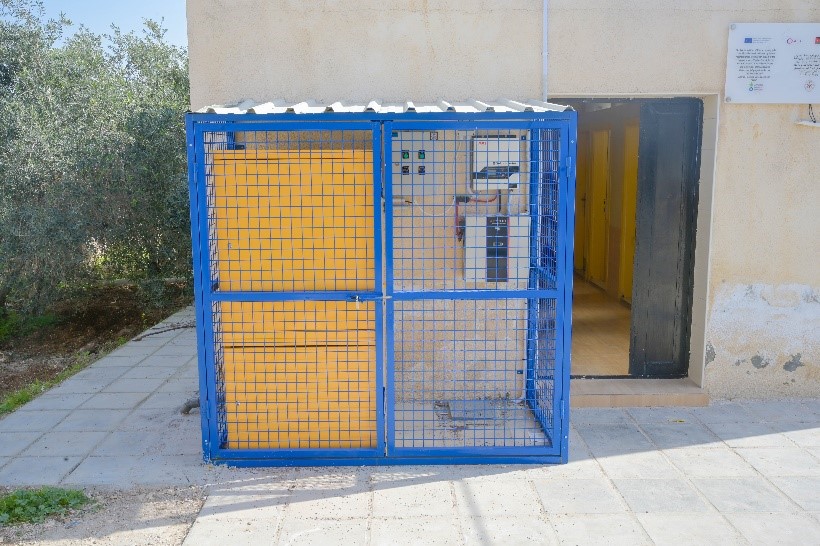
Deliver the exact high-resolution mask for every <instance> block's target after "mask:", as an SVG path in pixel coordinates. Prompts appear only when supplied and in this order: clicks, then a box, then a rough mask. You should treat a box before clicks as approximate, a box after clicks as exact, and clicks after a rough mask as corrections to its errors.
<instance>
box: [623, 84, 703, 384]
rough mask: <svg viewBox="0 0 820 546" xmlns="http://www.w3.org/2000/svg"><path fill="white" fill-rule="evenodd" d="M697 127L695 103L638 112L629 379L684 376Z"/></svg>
mask: <svg viewBox="0 0 820 546" xmlns="http://www.w3.org/2000/svg"><path fill="white" fill-rule="evenodd" d="M702 120H703V103H702V102H701V101H700V100H697V99H670V100H668V101H652V102H647V103H644V104H642V106H641V122H640V144H639V146H640V156H639V160H638V202H637V215H636V244H635V268H634V284H633V289H632V331H631V337H630V359H629V373H630V375H632V376H639V377H640V376H651V377H679V376H684V375H686V373H687V369H688V365H689V334H690V326H691V317H692V286H693V284H692V283H693V275H694V265H695V263H694V256H695V229H696V226H697V206H698V182H699V179H700V144H701V131H702Z"/></svg>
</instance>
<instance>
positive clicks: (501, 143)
mask: <svg viewBox="0 0 820 546" xmlns="http://www.w3.org/2000/svg"><path fill="white" fill-rule="evenodd" d="M471 144H472V146H471V155H472V176H471V178H472V180H471V187H472V190H473V191H474V192H476V193H479V192H484V193H486V192H496V191H501V190H509V189H515V188H517V187H518V185H519V176H520V173H521V139H520V137H518V136H516V135H494V136H474V137H473V138H472V141H471Z"/></svg>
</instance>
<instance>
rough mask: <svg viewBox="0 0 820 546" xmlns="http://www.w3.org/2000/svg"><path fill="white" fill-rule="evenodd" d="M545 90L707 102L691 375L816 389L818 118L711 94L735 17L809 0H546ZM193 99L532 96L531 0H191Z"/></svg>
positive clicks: (536, 43)
mask: <svg viewBox="0 0 820 546" xmlns="http://www.w3.org/2000/svg"><path fill="white" fill-rule="evenodd" d="M549 6H550V7H549V27H548V28H549V55H548V58H549V69H548V81H549V91H550V95H551V97H555V98H556V100H559V99H560V97H593V96H602V97H606V96H632V97H642V96H646V97H650V96H653V97H657V96H694V97H701V98H703V99H704V103H705V107H706V108H705V120H704V150H703V163H704V165H703V170H702V185H701V205H700V212H699V219H698V239H697V244H698V249H697V252H696V254H697V257H696V287H695V304H694V318H693V334H692V362H691V364H690V375H691V377H692V378H693V379H694V380H695V381H696V382H698V383H701V382H702V383H703V384H704V385H705V386H706V387H707V388H708V389H709V390H710V391H711V392H712V393H713V394H715V395H717V396H777V395H805V394H815V395H816V394H818V393H820V336H818V335H817V332H818V331H820V220H818V217H819V216H820V215H818V212H817V210H818V203H820V184H819V183H818V180H820V161H818V160H817V156H818V150H820V128H815V127H805V126H798V125H795V123H794V121H795V120H797V119H798V118H806V117H807V107H806V106H805V105H732V104H726V103H724V102H723V100H722V92H723V84H724V72H725V65H726V42H727V36H728V27H729V25H730V24H731V23H733V22H820V4H818V3H817V2H816V0H792V1H786V0H780V1H776V0H751V1H743V0H683V1H681V2H661V1H659V0H638V1H636V2H631V3H624V2H620V1H615V0H552V1H551V2H549ZM188 33H189V50H190V71H191V102H192V107H193V108H194V109H197V108H201V107H203V106H206V105H209V104H226V103H231V102H237V101H239V100H242V99H252V100H257V101H266V100H273V99H285V100H291V101H297V100H302V99H305V98H315V99H318V100H357V101H364V100H368V99H371V98H379V99H382V100H386V101H404V100H416V101H432V100H436V99H439V98H447V99H452V100H458V99H467V98H482V97H489V98H493V99H494V98H499V97H508V98H515V97H523V98H532V97H536V98H537V97H540V96H541V93H542V89H541V75H542V68H541V61H542V51H541V50H542V47H541V45H542V2H540V1H537V0H450V1H445V0H409V1H408V0H403V1H398V0H379V1H375V0H355V1H354V0H316V1H311V2H299V1H295V0H291V1H286V0H265V1H262V0H189V2H188Z"/></svg>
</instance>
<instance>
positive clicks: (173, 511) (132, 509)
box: [0, 486, 205, 546]
mask: <svg viewBox="0 0 820 546" xmlns="http://www.w3.org/2000/svg"><path fill="white" fill-rule="evenodd" d="M85 492H86V494H87V495H88V496H90V497H91V498H92V499H93V501H94V502H95V504H94V506H91V507H90V508H86V509H83V510H81V511H79V512H77V513H74V514H70V515H69V516H68V517H65V518H61V519H49V520H47V521H45V522H44V523H41V524H36V525H33V524H27V525H19V526H12V527H0V544H2V545H5V544H21V545H33V544H49V545H52V546H90V545H94V546H108V545H110V546H114V545H117V546H120V545H123V544H127V545H129V546H143V545H145V546H171V545H179V544H182V541H183V540H185V536H186V535H187V534H188V531H189V530H190V528H191V525H193V523H194V520H195V519H196V516H197V514H198V513H199V510H200V509H201V508H202V504H203V502H204V499H205V497H204V491H203V488H202V487H198V486H197V487H184V488H170V489H133V490H128V491H111V490H103V489H99V490H95V489H86V491H85Z"/></svg>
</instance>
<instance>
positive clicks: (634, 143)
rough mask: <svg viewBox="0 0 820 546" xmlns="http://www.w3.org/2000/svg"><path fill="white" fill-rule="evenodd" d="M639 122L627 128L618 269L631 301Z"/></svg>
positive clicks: (623, 291) (624, 295)
mask: <svg viewBox="0 0 820 546" xmlns="http://www.w3.org/2000/svg"><path fill="white" fill-rule="evenodd" d="M639 140H640V132H639V121H638V120H634V121H631V122H628V123H627V125H626V127H625V128H624V174H623V199H622V204H621V248H620V256H619V259H620V267H619V270H618V271H619V272H618V287H619V290H618V292H619V296H620V297H621V299H623V300H624V301H627V302H631V301H632V279H633V270H634V262H635V226H636V223H635V213H636V208H637V200H638V144H639Z"/></svg>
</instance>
